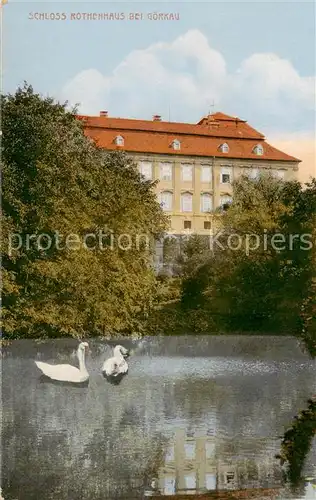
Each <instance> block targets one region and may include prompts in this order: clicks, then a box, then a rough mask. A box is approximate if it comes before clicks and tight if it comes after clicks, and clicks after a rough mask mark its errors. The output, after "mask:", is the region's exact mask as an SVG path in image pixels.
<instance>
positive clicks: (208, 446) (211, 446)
mask: <svg viewBox="0 0 316 500" xmlns="http://www.w3.org/2000/svg"><path fill="white" fill-rule="evenodd" d="M205 456H206V458H214V457H215V443H212V442H210V441H206V443H205Z"/></svg>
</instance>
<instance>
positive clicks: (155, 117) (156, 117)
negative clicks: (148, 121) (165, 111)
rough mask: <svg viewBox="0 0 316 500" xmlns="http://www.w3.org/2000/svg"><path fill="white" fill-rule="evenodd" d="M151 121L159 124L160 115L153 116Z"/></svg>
mask: <svg viewBox="0 0 316 500" xmlns="http://www.w3.org/2000/svg"><path fill="white" fill-rule="evenodd" d="M153 121H154V122H161V116H160V115H154V116H153Z"/></svg>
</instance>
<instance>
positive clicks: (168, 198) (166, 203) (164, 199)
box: [160, 191, 173, 212]
mask: <svg viewBox="0 0 316 500" xmlns="http://www.w3.org/2000/svg"><path fill="white" fill-rule="evenodd" d="M172 197H173V195H172V193H170V192H169V191H165V192H163V193H160V206H161V208H162V209H163V210H165V211H167V212H168V211H169V212H170V211H171V210H172Z"/></svg>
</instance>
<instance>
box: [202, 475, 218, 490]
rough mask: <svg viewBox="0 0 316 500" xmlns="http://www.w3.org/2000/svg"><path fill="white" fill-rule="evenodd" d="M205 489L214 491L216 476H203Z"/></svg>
mask: <svg viewBox="0 0 316 500" xmlns="http://www.w3.org/2000/svg"><path fill="white" fill-rule="evenodd" d="M205 487H206V489H207V490H216V474H206V475H205Z"/></svg>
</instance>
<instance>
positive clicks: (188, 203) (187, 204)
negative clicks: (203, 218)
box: [181, 193, 193, 212]
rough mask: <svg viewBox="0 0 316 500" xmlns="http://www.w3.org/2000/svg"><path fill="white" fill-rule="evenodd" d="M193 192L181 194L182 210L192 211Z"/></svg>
mask: <svg viewBox="0 0 316 500" xmlns="http://www.w3.org/2000/svg"><path fill="white" fill-rule="evenodd" d="M192 198H193V196H192V194H191V193H184V194H182V195H181V210H182V212H192Z"/></svg>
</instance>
